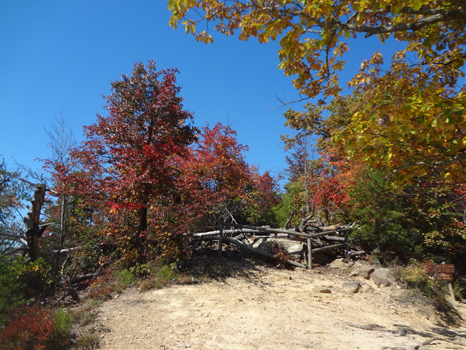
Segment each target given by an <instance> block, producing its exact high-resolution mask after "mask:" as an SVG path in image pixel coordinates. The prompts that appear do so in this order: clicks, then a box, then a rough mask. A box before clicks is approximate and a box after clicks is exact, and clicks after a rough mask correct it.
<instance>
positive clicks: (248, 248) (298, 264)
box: [222, 237, 307, 269]
mask: <svg viewBox="0 0 466 350" xmlns="http://www.w3.org/2000/svg"><path fill="white" fill-rule="evenodd" d="M222 240H224V241H227V242H229V243H232V244H236V245H237V246H240V247H242V248H245V249H247V250H250V251H252V252H254V253H257V254H261V255H264V256H267V257H269V258H272V259H276V258H275V257H274V256H273V254H272V253H269V252H266V251H265V250H262V249H258V248H252V247H250V246H248V245H247V244H244V243H241V242H238V241H235V240H234V239H231V238H228V237H223V238H222ZM277 260H278V259H277ZM286 262H287V263H288V264H290V265H293V266H297V267H301V268H303V269H305V268H307V266H306V265H303V264H300V263H298V262H296V261H293V260H286Z"/></svg>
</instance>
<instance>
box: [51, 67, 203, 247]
mask: <svg viewBox="0 0 466 350" xmlns="http://www.w3.org/2000/svg"><path fill="white" fill-rule="evenodd" d="M177 72H178V71H177V70H176V69H171V70H161V71H159V72H157V71H156V65H155V63H154V62H149V64H148V65H147V66H146V67H145V66H144V65H143V64H142V63H136V64H135V66H134V69H133V72H132V75H131V76H126V75H123V76H122V79H121V80H118V81H116V82H114V83H112V94H111V95H110V96H108V97H107V105H106V109H107V110H108V113H109V115H108V116H107V117H104V116H101V115H97V119H98V120H97V123H95V124H93V125H91V126H88V127H85V128H84V130H85V135H86V140H85V141H84V142H83V144H82V145H81V146H80V147H78V148H75V149H73V150H71V152H70V164H68V165H66V166H64V165H62V164H60V163H51V162H49V163H48V164H47V165H48V166H49V167H50V168H52V169H53V170H54V172H53V178H54V180H55V183H56V184H57V185H58V187H59V188H58V190H60V191H61V192H65V193H68V194H70V195H73V196H76V197H79V198H81V199H82V202H81V206H83V207H89V208H93V209H95V210H98V211H99V212H100V213H101V217H104V218H106V219H104V220H102V222H100V224H101V225H103V226H102V227H103V228H102V230H101V233H102V234H104V235H106V236H115V238H117V239H119V240H120V243H122V244H128V243H131V244H132V245H133V246H134V247H136V248H137V249H138V250H139V249H140V248H141V247H142V245H143V243H144V241H145V240H144V238H143V237H142V236H141V232H142V231H147V230H148V221H147V220H148V216H149V214H150V208H151V205H152V204H153V203H154V202H158V201H163V200H167V199H169V198H170V197H172V196H173V195H174V189H175V183H176V178H177V177H178V176H179V171H178V170H177V169H176V168H174V167H173V159H174V157H184V156H186V155H187V154H188V149H187V147H188V145H189V144H191V143H192V142H193V141H194V140H195V138H196V136H195V132H196V129H195V128H193V127H192V126H190V125H189V124H186V122H187V121H189V120H190V119H192V114H191V113H190V112H187V111H184V110H183V105H182V103H181V102H182V100H183V99H182V98H181V97H179V96H178V93H179V91H180V87H178V86H177V85H176V73H177ZM105 226H107V227H106V228H105ZM130 241H131V242H130Z"/></svg>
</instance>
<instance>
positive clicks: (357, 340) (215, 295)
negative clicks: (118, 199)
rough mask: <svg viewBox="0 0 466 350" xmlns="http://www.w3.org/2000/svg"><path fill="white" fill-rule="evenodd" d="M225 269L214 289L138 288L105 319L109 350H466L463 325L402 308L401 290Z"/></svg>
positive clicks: (226, 264)
mask: <svg viewBox="0 0 466 350" xmlns="http://www.w3.org/2000/svg"><path fill="white" fill-rule="evenodd" d="M219 266H220V267H218V271H217V272H216V276H217V278H215V279H213V280H212V281H211V282H209V283H202V284H183V285H173V286H171V287H169V288H166V289H160V290H150V291H147V292H142V293H139V292H138V291H137V290H136V289H135V288H132V289H128V290H127V291H126V292H125V293H123V294H122V295H120V296H119V297H118V298H114V299H112V300H110V301H108V302H106V303H104V304H103V305H102V306H101V307H100V309H99V317H98V323H99V324H100V329H101V332H102V333H101V335H100V336H101V338H102V339H101V346H102V348H103V349H112V350H117V349H179V348H191V349H247V350H249V349H251V350H252V349H273V350H277V349H315V350H328V349H360V350H363V349H364V350H374V349H377V350H378V349H385V350H387V349H398V350H401V349H465V348H466V346H462V345H460V342H462V341H464V342H465V344H466V328H465V327H464V326H463V327H460V328H451V327H450V328H448V327H445V326H442V325H441V324H440V323H439V322H438V321H436V319H437V318H436V317H435V314H433V313H426V312H421V311H420V310H419V308H418V307H416V305H412V304H407V303H404V302H401V301H400V300H399V294H400V292H401V290H400V289H399V288H398V287H396V286H391V287H386V288H379V287H377V286H376V285H375V284H374V283H373V282H371V281H368V280H366V279H364V278H362V277H360V276H355V277H349V273H348V271H345V270H343V271H342V270H332V269H328V268H318V269H313V270H312V271H309V270H302V269H298V268H297V269H295V270H294V271H289V270H277V269H274V268H272V267H270V265H267V264H262V263H260V262H259V263H257V261H255V262H254V263H252V262H251V261H249V262H248V261H246V262H245V261H242V260H237V261H232V260H223V261H222V262H221V264H220V265H219ZM347 281H357V282H360V284H361V289H360V291H359V292H358V293H349V292H347V291H345V289H344V288H343V286H342V283H343V282H347ZM316 287H322V289H329V290H330V291H331V293H320V292H316V290H317V289H316ZM349 323H351V324H349ZM354 324H356V325H354ZM358 325H359V326H361V325H365V326H368V325H377V326H372V328H371V326H369V327H368V328H371V329H363V328H360V327H358ZM355 326H356V327H355ZM382 327H385V328H382ZM433 337H441V339H442V340H433V341H432V338H433ZM455 337H459V338H456V343H454V342H455V340H454V339H455ZM447 339H448V340H450V341H453V342H447V341H446V340H447ZM428 340H431V342H430V343H429V344H425V347H422V344H423V343H424V342H426V341H428Z"/></svg>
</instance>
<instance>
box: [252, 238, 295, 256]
mask: <svg viewBox="0 0 466 350" xmlns="http://www.w3.org/2000/svg"><path fill="white" fill-rule="evenodd" d="M272 242H277V243H279V244H281V245H282V246H283V248H285V252H286V253H287V254H301V253H302V252H304V243H302V242H299V241H292V240H289V239H280V238H259V239H258V240H257V241H255V242H254V243H253V245H252V246H253V247H254V248H260V249H263V250H265V251H267V252H271V248H270V245H271V243H272ZM267 243H268V244H267Z"/></svg>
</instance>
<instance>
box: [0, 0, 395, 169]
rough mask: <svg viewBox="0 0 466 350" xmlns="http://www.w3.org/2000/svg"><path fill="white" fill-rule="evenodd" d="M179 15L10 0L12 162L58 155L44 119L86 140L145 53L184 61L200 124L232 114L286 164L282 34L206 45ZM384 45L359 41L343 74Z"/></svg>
mask: <svg viewBox="0 0 466 350" xmlns="http://www.w3.org/2000/svg"><path fill="white" fill-rule="evenodd" d="M169 18H170V12H169V11H168V10H167V5H166V1H164V0H133V1H127V0H126V1H118V0H112V1H108V0H99V1H95V0H80V1H63V0H60V1H59V0H48V1H34V0H29V1H26V0H2V1H1V2H0V47H1V49H0V96H1V97H0V98H1V103H0V125H1V137H0V155H2V156H3V157H4V158H5V161H6V162H7V164H8V165H9V166H10V167H12V166H13V165H14V164H13V163H14V162H13V158H14V159H15V160H16V161H17V162H18V163H20V164H24V165H27V166H29V167H32V168H34V169H40V167H41V163H40V162H37V161H36V162H35V161H34V160H35V159H36V158H47V157H49V156H50V149H49V148H48V146H47V144H48V136H47V134H46V133H45V131H44V127H49V126H50V124H51V123H52V122H53V121H54V116H57V117H59V116H60V114H63V115H65V116H67V118H68V123H69V126H70V127H71V128H72V130H73V132H74V136H75V138H76V140H77V141H78V142H79V141H82V139H83V137H82V126H83V125H90V124H92V123H94V122H95V120H96V118H95V115H96V114H97V113H100V114H103V115H105V110H104V109H103V108H102V107H103V105H104V104H105V100H104V99H103V98H102V94H103V95H108V94H109V93H110V83H111V82H112V81H115V80H117V79H118V78H119V77H120V76H121V75H122V74H130V73H131V71H132V68H133V65H134V63H135V62H136V61H141V62H143V63H147V61H148V60H155V61H156V63H157V65H158V67H159V68H174V67H176V68H178V69H179V70H180V74H179V75H178V84H179V85H181V86H182V87H183V88H182V90H181V96H183V97H184V99H185V101H184V107H185V109H187V110H190V111H192V112H194V117H195V124H196V125H198V126H203V125H205V123H206V122H208V123H210V125H211V126H213V125H214V124H215V123H217V122H222V123H224V124H228V123H230V124H231V125H232V127H233V129H235V130H236V131H237V132H238V140H239V142H240V143H242V144H245V145H248V146H249V152H248V153H247V154H246V159H247V161H248V162H249V163H250V164H254V165H256V166H259V169H260V170H261V171H262V172H263V171H265V170H270V171H271V173H272V174H274V175H277V174H279V173H280V172H282V171H283V169H284V168H286V163H285V154H284V152H283V150H282V148H281V144H280V134H284V133H287V132H289V130H288V129H286V128H285V127H284V126H283V124H284V122H285V120H284V118H283V116H282V114H283V113H284V112H285V111H286V108H283V107H282V108H278V107H280V103H279V102H278V100H277V99H276V96H277V95H278V96H279V97H280V98H281V99H282V100H288V99H290V100H294V99H297V98H298V95H297V93H296V91H295V90H294V89H293V87H292V83H291V79H290V78H286V77H284V74H283V72H282V71H280V70H279V69H278V68H277V66H278V64H279V60H278V53H277V52H278V42H272V43H269V44H267V45H260V44H259V43H258V41H257V40H253V39H250V40H249V41H248V42H243V41H239V40H238V39H237V38H236V37H225V36H221V35H215V36H214V40H215V43H214V44H213V45H206V44H202V43H198V42H196V41H195V40H194V38H193V36H191V35H186V34H185V33H184V30H183V28H179V29H177V30H174V29H172V28H170V27H169V26H168V20H169ZM394 48H395V46H394V44H390V45H388V47H387V45H385V47H384V50H386V51H387V50H388V51H390V50H393V49H394ZM378 49H380V47H379V45H378V42H377V41H376V39H374V40H370V41H364V42H361V43H360V44H359V45H358V46H353V47H351V51H350V55H349V56H348V57H347V61H348V64H347V69H346V70H345V73H344V75H343V76H344V79H343V81H345V79H346V80H347V79H348V78H349V77H350V76H352V75H353V74H354V73H355V72H356V71H357V70H358V68H359V66H360V63H361V59H363V58H369V57H370V55H371V54H372V53H373V52H375V51H377V50H378ZM301 106H302V103H301V104H295V105H293V106H292V108H294V109H300V108H301ZM277 108H278V109H277Z"/></svg>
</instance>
